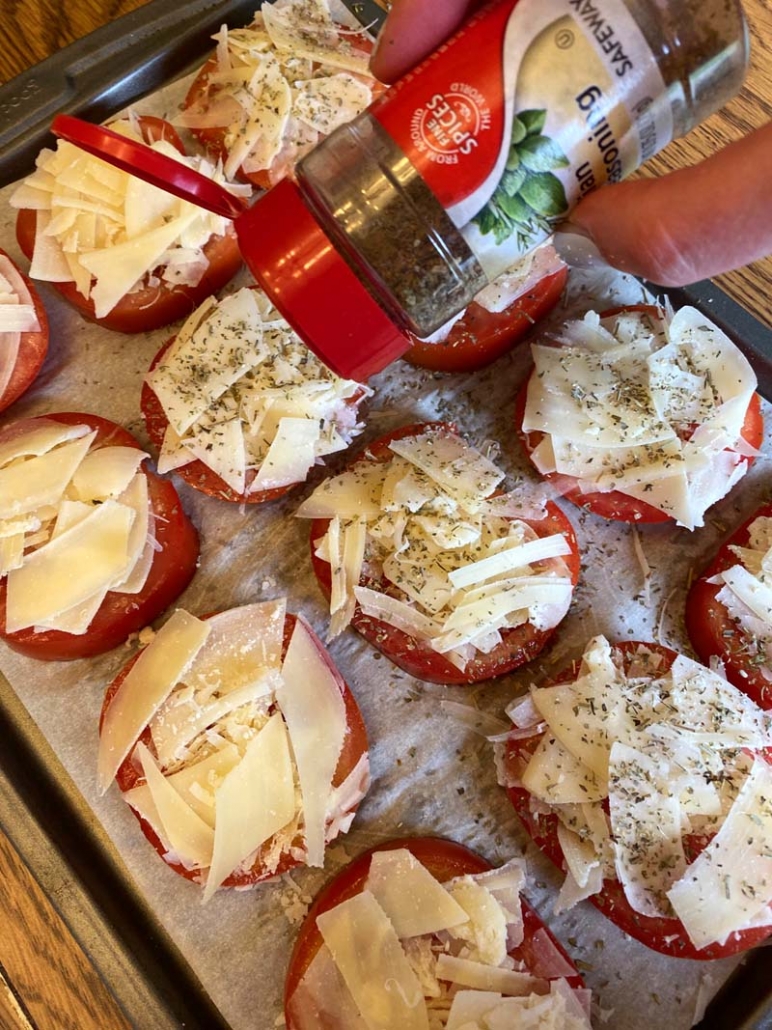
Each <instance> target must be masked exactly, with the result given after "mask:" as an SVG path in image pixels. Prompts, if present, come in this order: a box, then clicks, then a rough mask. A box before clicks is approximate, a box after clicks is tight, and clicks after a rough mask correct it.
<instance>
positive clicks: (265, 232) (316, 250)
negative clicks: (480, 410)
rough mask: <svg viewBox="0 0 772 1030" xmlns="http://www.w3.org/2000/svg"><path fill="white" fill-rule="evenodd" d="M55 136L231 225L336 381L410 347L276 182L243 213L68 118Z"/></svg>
mask: <svg viewBox="0 0 772 1030" xmlns="http://www.w3.org/2000/svg"><path fill="white" fill-rule="evenodd" d="M52 128H53V131H54V133H55V134H56V135H57V136H61V137H62V138H63V139H65V140H68V141H69V142H70V143H73V144H75V146H78V147H80V148H81V149H82V150H85V151H87V152H88V153H90V154H93V155H94V156H96V157H100V158H102V159H103V160H105V161H107V162H109V163H110V164H112V165H115V166H116V167H118V168H121V169H123V170H124V171H126V172H128V173H129V174H131V175H136V176H138V177H139V178H141V179H144V180H145V181H146V182H149V183H151V184H152V185H154V186H158V187H159V188H160V189H163V190H166V191H167V192H168V193H173V194H174V195H175V196H177V197H181V198H182V199H183V200H188V201H190V202H191V203H194V204H198V205H199V206H200V207H203V208H205V209H206V210H207V211H212V212H214V213H215V214H218V215H222V216H223V217H225V218H231V219H232V220H233V223H234V227H235V229H236V233H237V235H238V238H239V246H240V248H241V253H242V256H243V257H244V260H245V261H246V262H247V264H248V265H249V268H250V270H251V272H252V274H253V275H254V276H255V278H256V279H257V281H258V282H259V283H260V285H261V286H262V287H263V289H264V290H265V292H266V293H267V294H268V296H269V297H270V298H271V300H272V301H273V303H274V304H275V305H276V307H277V308H278V310H279V311H280V312H281V314H282V315H283V316H284V318H285V319H286V320H287V321H288V322H289V324H290V325H291V326H292V328H293V329H294V330H295V332H296V333H297V334H298V336H300V338H301V339H302V340H303V342H304V343H305V344H306V345H307V346H308V347H309V348H310V349H311V350H312V351H313V352H314V353H315V354H316V355H317V356H318V357H319V358H321V360H322V361H323V362H324V363H325V364H326V365H327V366H328V367H329V368H331V369H332V371H333V372H335V373H337V374H338V375H341V376H344V377H346V378H348V379H356V380H359V381H362V380H365V379H367V378H369V377H370V376H371V375H374V374H375V373H376V372H380V371H381V369H383V368H385V367H386V366H387V365H389V364H390V363H391V362H392V361H394V360H395V359H396V358H398V357H400V356H401V355H402V354H404V353H405V351H406V350H407V349H408V347H409V346H410V339H409V338H408V337H407V336H406V335H405V334H404V333H402V332H400V330H399V329H398V328H397V326H396V325H395V324H394V322H393V321H392V320H391V318H389V316H388V315H387V314H386V312H385V311H384V310H383V308H382V307H381V306H380V305H379V304H378V303H377V302H376V301H375V300H374V298H373V297H372V296H371V295H370V293H369V292H368V290H367V289H366V288H365V287H364V286H363V285H362V283H361V282H360V281H359V279H358V278H357V276H356V275H355V274H354V272H353V271H352V270H351V268H350V267H349V265H348V264H347V263H346V261H345V260H344V259H343V258H342V257H341V256H340V254H339V253H338V251H337V250H336V249H335V247H334V246H333V244H332V242H331V241H330V239H329V238H328V236H327V235H326V234H325V233H324V231H323V230H322V228H321V226H320V225H319V223H318V222H317V221H316V219H315V218H314V217H313V215H312V214H311V212H310V211H309V209H308V208H307V207H306V204H305V203H304V201H303V198H302V195H301V193H300V190H299V189H298V187H297V186H296V185H295V184H294V183H293V182H290V180H288V179H284V180H283V181H282V182H280V183H279V184H278V185H276V186H274V187H273V189H271V190H269V191H268V193H266V194H265V195H264V196H262V197H260V198H259V199H258V200H257V202H256V203H255V204H253V205H252V207H251V208H248V209H245V207H244V204H243V201H242V200H240V199H239V198H238V197H234V196H233V195H232V194H230V193H228V191H227V190H226V189H224V188H223V187H222V186H221V185H220V184H219V183H216V182H213V181H212V180H211V179H207V178H206V176H204V175H201V174H199V173H198V172H196V171H194V170H193V169H192V168H188V167H187V166H186V165H183V164H181V163H180V162H179V161H175V160H174V159H173V158H171V157H167V156H166V155H165V154H159V153H158V152H157V151H154V150H151V149H150V147H147V146H145V145H144V144H138V143H135V142H133V141H132V140H129V139H127V138H126V137H125V136H121V135H120V134H118V133H116V132H113V131H112V130H110V129H106V128H104V127H103V126H101V125H92V124H91V123H89V122H84V121H81V120H80V119H78V118H73V117H71V116H70V115H58V116H57V117H56V118H55V119H54V122H53V126H52Z"/></svg>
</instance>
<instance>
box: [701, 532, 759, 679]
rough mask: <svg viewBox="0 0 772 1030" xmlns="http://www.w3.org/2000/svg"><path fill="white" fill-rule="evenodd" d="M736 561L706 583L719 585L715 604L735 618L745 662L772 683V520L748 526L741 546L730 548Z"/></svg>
mask: <svg viewBox="0 0 772 1030" xmlns="http://www.w3.org/2000/svg"><path fill="white" fill-rule="evenodd" d="M730 549H731V551H732V552H733V553H734V554H735V556H736V557H737V559H738V561H737V564H736V565H732V566H730V567H729V568H728V569H725V570H724V571H723V572H719V573H718V574H717V575H716V576H714V577H713V578H712V579H711V580H710V582H712V583H716V584H721V589H720V590H719V591H718V593H717V594H716V601H717V602H718V603H719V604H722V605H724V607H725V608H726V610H727V612H728V613H729V615H730V616H731V618H733V619H735V620H736V622H737V624H738V627H739V629H740V630H741V632H742V633H743V635H744V637H745V638H746V639H745V643H744V649H745V655H746V656H747V659H748V660H749V661H750V662H751V663H752V664H753V665H754V666H755V667H756V668H757V669H758V671H759V672H760V673H761V674H762V676H764V677H765V678H766V679H768V680H769V681H770V682H771V683H772V519H770V518H767V517H764V516H762V517H759V518H757V519H755V520H754V521H753V523H752V524H751V525H750V526H749V539H748V543H747V545H746V546H745V547H738V546H737V545H735V544H733V545H731V547H730Z"/></svg>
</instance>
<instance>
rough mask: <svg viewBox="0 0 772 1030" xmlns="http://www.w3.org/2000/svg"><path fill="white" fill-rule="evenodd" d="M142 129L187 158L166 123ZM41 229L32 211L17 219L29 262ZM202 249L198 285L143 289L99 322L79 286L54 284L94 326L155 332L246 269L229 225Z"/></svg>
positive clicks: (148, 122) (145, 121)
mask: <svg viewBox="0 0 772 1030" xmlns="http://www.w3.org/2000/svg"><path fill="white" fill-rule="evenodd" d="M140 127H141V128H142V132H143V136H144V138H145V141H146V142H148V143H153V142H154V141H155V140H158V139H161V138H164V139H166V140H168V142H170V143H171V144H172V145H173V146H174V147H175V148H176V149H177V150H179V151H180V153H182V154H184V153H185V149H184V147H183V145H182V142H181V141H180V138H179V135H178V134H177V131H176V130H175V129H174V127H173V126H171V125H170V124H169V123H168V122H165V121H163V119H161V118H151V117H144V116H143V117H142V118H140ZM36 226H37V213H36V212H35V211H32V210H30V209H29V208H21V209H20V210H19V212H18V215H17V217H16V239H17V240H18V243H19V246H20V247H21V249H22V251H23V253H24V255H25V256H26V257H27V258H29V259H30V260H32V254H33V251H34V249H35V231H36ZM203 249H204V254H205V255H206V257H207V259H208V261H209V264H208V265H207V268H206V271H205V272H204V274H203V276H202V277H201V281H200V282H199V283H198V285H196V286H184V285H170V284H168V283H164V282H162V281H159V282H158V284H157V285H150V284H147V283H143V284H138V285H137V287H136V289H134V290H132V291H131V292H130V293H127V294H126V295H125V296H124V297H123V298H122V299H121V300H120V301H119V302H118V303H117V304H116V305H115V307H114V308H113V309H112V311H110V312H108V314H106V315H105V316H104V317H102V318H97V317H96V314H95V312H94V302H93V301H92V300H91V299H86V298H85V297H84V296H83V294H82V293H80V291H79V290H78V289H77V287H76V286H75V283H74V282H61V283H50V285H51V286H52V287H53V288H54V289H55V290H57V291H58V292H59V293H60V294H61V295H62V297H64V299H65V300H66V301H68V302H69V303H70V304H72V306H73V307H74V308H76V309H77V310H78V311H80V313H81V314H82V315H83V316H84V317H85V318H87V319H88V320H89V321H91V322H96V323H97V324H98V325H102V326H104V327H105V328H106V329H113V330H115V331H116V332H119V333H143V332H150V331H151V330H153V329H161V328H162V327H163V326H165V325H170V324H171V323H172V322H176V321H178V320H179V319H181V318H185V317H187V316H188V315H189V314H191V312H193V311H195V310H196V308H197V307H198V305H199V304H200V303H201V302H202V301H203V300H205V299H206V298H207V297H209V296H211V294H213V293H216V292H217V291H218V290H221V289H222V288H223V286H225V285H226V284H227V283H228V282H230V280H231V279H232V278H233V276H234V275H235V274H236V272H238V270H239V268H241V264H242V257H241V251H240V249H239V244H238V240H237V239H236V233H235V230H233V229H232V228H231V226H228V231H227V232H226V233H225V235H224V236H212V237H210V239H209V240H208V242H207V243H206V244H205V245H204V248H203Z"/></svg>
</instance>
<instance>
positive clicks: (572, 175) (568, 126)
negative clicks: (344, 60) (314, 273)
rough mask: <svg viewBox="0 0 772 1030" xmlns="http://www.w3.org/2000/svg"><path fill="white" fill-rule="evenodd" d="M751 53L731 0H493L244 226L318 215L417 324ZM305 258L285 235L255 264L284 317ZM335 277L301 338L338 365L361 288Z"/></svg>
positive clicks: (672, 126) (441, 317) (687, 124)
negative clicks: (289, 248)
mask: <svg viewBox="0 0 772 1030" xmlns="http://www.w3.org/2000/svg"><path fill="white" fill-rule="evenodd" d="M747 59H748V44H747V30H746V26H745V22H744V18H743V14H742V10H741V8H740V7H739V5H738V4H737V3H735V2H734V0H728V2H727V0H519V2H518V0H498V2H496V3H492V4H489V5H488V6H487V7H486V8H485V9H483V10H482V11H481V12H480V13H479V14H478V15H477V16H476V17H474V18H473V19H472V20H471V21H470V22H469V23H467V25H466V26H464V27H463V28H462V29H461V31H460V32H459V33H458V34H457V35H456V36H455V37H454V38H453V39H451V40H450V42H448V43H447V44H446V45H444V46H442V47H441V48H440V49H439V50H438V51H437V52H436V53H435V54H433V55H432V56H431V57H429V58H428V59H427V60H426V61H424V62H423V64H421V65H420V66H419V67H418V68H416V69H415V70H414V71H413V72H411V73H409V74H408V75H406V76H405V77H404V78H403V79H402V80H401V81H399V82H398V83H397V84H396V85H395V86H393V87H392V88H391V89H390V90H388V91H387V92H386V93H385V94H384V95H383V96H382V97H381V98H380V99H379V100H377V101H376V102H375V103H374V104H373V105H372V106H371V107H370V108H369V109H368V111H367V112H365V113H364V114H362V115H360V116H359V117H358V118H356V119H354V121H352V122H351V123H349V124H348V125H345V126H343V127H341V128H340V129H338V130H336V131H335V132H334V133H332V134H331V135H330V136H329V137H328V138H327V139H326V140H324V141H322V142H321V143H320V144H319V145H318V146H317V147H315V148H314V150H313V151H311V153H310V154H308V155H307V156H306V157H305V158H303V159H302V160H301V161H300V162H299V164H298V167H297V170H296V177H297V181H296V182H290V181H285V182H283V183H280V184H279V185H278V186H277V187H275V188H274V189H273V190H272V191H271V193H270V194H269V195H268V196H267V197H265V198H264V199H263V200H262V201H260V202H259V203H258V205H257V207H256V209H255V214H256V215H257V216H258V217H257V219H256V222H255V224H254V229H255V231H256V232H258V233H262V232H263V231H264V230H265V229H266V228H267V224H268V223H269V222H271V223H273V224H275V225H276V226H280V225H281V223H282V222H284V224H286V221H287V219H293V218H294V217H296V215H297V217H299V218H301V219H302V218H303V217H304V214H305V212H308V213H310V215H311V217H312V218H313V219H314V220H315V221H316V222H317V224H318V230H317V231H318V232H319V233H324V234H325V235H326V236H328V237H329V238H330V240H331V241H332V242H333V244H334V247H335V248H336V250H337V251H338V252H339V254H340V255H341V256H342V257H343V258H344V260H345V261H346V262H347V263H348V265H349V266H350V268H351V269H352V270H353V271H354V273H355V275H356V276H357V278H358V280H359V282H360V283H361V284H362V286H363V287H364V288H365V289H366V290H367V291H368V292H369V294H370V295H371V296H372V297H374V298H375V299H376V300H377V302H378V303H379V305H380V306H381V307H382V308H383V309H384V310H385V311H386V312H387V313H388V315H389V316H390V318H391V319H392V320H393V321H394V323H395V324H396V325H398V326H399V327H401V328H404V329H409V330H411V331H412V332H413V333H415V334H416V335H417V336H419V337H426V336H428V335H430V334H431V333H433V332H434V331H435V330H436V329H438V328H439V327H440V326H441V325H443V324H444V323H445V322H446V321H448V319H450V318H451V317H452V316H453V315H455V314H457V313H458V312H459V311H461V310H462V309H463V308H464V307H465V306H466V305H467V304H468V303H469V302H470V301H471V300H472V298H473V297H474V295H475V294H476V293H477V292H478V291H479V290H480V289H481V288H482V287H483V286H485V285H486V284H487V283H488V282H490V281H492V280H493V279H494V278H496V276H497V275H500V274H501V273H502V272H504V271H505V270H506V269H507V268H508V267H510V266H511V265H512V264H513V263H515V262H516V261H517V260H518V259H519V258H520V257H521V256H523V255H524V254H525V253H527V252H528V251H529V250H531V249H532V248H533V247H535V246H536V245H537V244H539V243H541V242H542V241H543V240H544V239H546V238H547V236H548V235H549V234H550V233H551V231H552V227H553V225H554V224H555V223H556V222H558V221H560V220H561V219H562V218H563V217H564V216H565V215H566V214H567V213H568V211H569V210H570V208H571V207H572V206H573V205H574V204H575V203H576V202H577V200H579V199H580V197H581V196H583V195H584V194H585V193H586V192H588V191H589V190H591V189H593V188H594V187H596V186H599V185H600V184H602V183H604V182H607V181H608V182H615V181H618V180H619V179H622V178H624V177H625V176H626V175H628V174H629V173H631V172H632V171H634V170H635V169H636V168H637V167H638V166H639V165H640V164H642V163H643V162H644V161H645V160H647V159H648V158H649V157H651V156H652V155H653V154H655V153H656V152H657V151H658V150H660V149H661V148H662V147H663V146H665V145H666V144H667V143H669V142H670V140H671V139H673V138H674V137H676V136H681V135H683V134H684V133H686V132H688V131H689V129H691V128H692V127H693V126H694V125H696V124H697V123H698V122H699V121H701V120H702V119H703V118H705V117H707V115H709V114H710V113H712V112H713V111H714V110H716V109H717V108H718V107H720V106H721V105H722V104H723V103H724V102H725V101H726V100H728V99H729V98H730V97H731V96H732V95H733V93H734V92H736V90H737V89H738V88H739V86H740V84H741V82H742V78H743V76H744V73H745V69H746V65H747ZM310 236H311V238H309V240H308V244H309V253H312V252H313V249H314V242H313V239H312V237H313V232H311V233H310ZM298 262H299V264H298V266H297V267H298V274H297V277H296V278H294V279H292V278H288V276H287V265H286V248H285V245H284V244H283V242H282V238H281V237H279V238H278V239H277V240H276V246H275V249H273V250H271V249H270V248H269V247H266V248H261V250H260V253H259V254H258V255H257V258H256V263H255V264H252V268H253V271H254V272H255V274H256V275H257V277H258V279H259V280H260V281H261V282H262V283H263V284H264V285H265V286H266V287H267V289H268V292H269V293H271V294H272V295H275V296H276V297H281V301H282V302H281V303H280V304H279V307H280V308H283V310H284V313H285V315H286V316H287V317H288V318H289V320H290V321H291V322H292V321H293V317H292V314H293V312H295V311H299V310H300V309H302V307H303V306H304V304H305V294H304V289H305V285H304V276H303V275H302V274H301V273H300V267H302V262H303V255H302V254H299V255H298ZM308 274H311V273H310V270H309V273H308ZM333 279H334V276H333V277H331V283H332V280H333ZM295 288H296V289H295ZM335 292H336V296H335V298H334V300H331V306H334V308H335V311H334V312H333V314H332V316H331V317H329V321H327V322H326V324H325V325H324V326H319V327H318V329H317V331H316V333H315V338H314V339H313V340H310V339H309V343H310V344H311V346H312V347H313V348H314V349H315V350H316V351H317V353H319V355H320V356H321V357H322V358H323V359H324V360H329V359H333V360H335V361H336V362H337V363H339V364H340V365H341V366H343V367H345V366H346V364H347V357H346V354H345V353H344V351H343V348H341V346H340V344H339V340H338V338H337V335H336V334H337V333H338V332H339V331H340V327H341V325H343V324H345V323H347V322H349V321H351V320H355V319H356V317H357V311H358V303H357V299H356V297H357V293H358V291H354V292H353V293H352V294H350V295H348V296H346V295H343V294H341V293H339V292H338V291H337V290H336V291H335ZM326 317H327V316H326ZM367 346H368V341H367V339H366V338H362V339H361V341H358V342H357V343H356V349H357V350H360V349H362V348H364V349H366V348H367ZM405 346H406V344H405Z"/></svg>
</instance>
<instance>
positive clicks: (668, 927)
mask: <svg viewBox="0 0 772 1030" xmlns="http://www.w3.org/2000/svg"><path fill="white" fill-rule="evenodd" d="M640 646H641V645H640V642H639V641H634V640H625V641H622V642H621V643H618V644H615V645H614V649H615V650H616V651H618V652H621V654H622V656H623V660H624V665H625V667H628V665H629V662H630V660H631V658H632V657H633V656H634V654H635V651H636V650H637V649H638V647H640ZM645 647H646V648H648V649H649V650H650V651H653V652H656V653H657V654H660V655H662V657H663V658H664V659H665V661H666V663H667V664H666V665H665V666H664V667H663V670H664V671H666V670H667V669H669V668H670V666H671V665H672V664H673V662H674V661H675V659H676V657H677V655H676V652H675V651H672V650H671V649H670V648H669V647H663V646H661V645H660V644H652V643H648V642H647V643H646V644H645ZM579 666H580V663H579V662H574V663H573V664H572V665H571V666H569V668H568V669H566V670H565V672H563V673H561V674H560V675H559V676H557V677H556V678H555V679H554V681H553V683H554V684H558V683H570V682H571V681H572V680H574V679H575V678H576V676H577V675H578V672H579ZM540 738H541V734H536V735H534V736H532V737H525V738H520V739H516V738H514V737H512V738H510V740H509V741H508V743H507V752H506V761H507V762H508V763H512V765H513V766H514V767H517V766H519V765H520V764H521V763H522V762H523V761H528V759H529V758H530V756H531V754H532V753H533V751H534V749H535V747H536V745H537V744H538V742H539V740H540ZM507 794H508V795H509V799H510V801H511V802H512V804H513V805H514V808H515V811H516V812H517V814H518V816H519V818H520V821H521V822H522V823H523V825H524V827H525V829H526V830H527V831H528V834H529V836H530V837H531V839H532V840H533V842H534V843H535V844H536V845H537V846H538V847H539V848H540V849H541V850H542V851H543V852H544V854H545V855H546V856H547V857H548V858H549V859H550V860H551V861H552V862H553V863H554V864H555V865H556V866H557V867H558V868H559V869H564V868H565V866H564V862H563V850H562V848H561V846H560V842H559V840H558V832H557V828H558V818H557V816H556V815H553V814H545V813H543V812H534V811H533V808H532V804H531V801H532V796H531V793H530V791H528V790H527V789H525V788H524V787H507ZM708 840H709V838H707V837H689V838H685V839H684V850H685V852H686V857H687V860H688V861H690V862H691V861H694V859H695V858H696V857H697V855H698V854H699V853H700V851H702V850H703V848H704V847H705V846H706V845H707V844H708ZM588 900H589V901H591V902H592V903H593V905H595V907H596V908H598V909H600V911H601V912H602V913H603V914H604V915H605V916H607V917H608V918H609V919H610V920H611V922H612V923H615V924H616V925H617V926H618V927H619V928H620V929H621V930H623V931H624V932H625V933H627V934H629V935H630V936H631V937H634V938H635V939H636V940H638V941H640V942H641V943H642V944H645V945H646V946H647V947H648V948H651V949H652V950H653V951H658V952H660V953H661V954H663V955H674V956H676V957H678V958H692V959H714V958H724V957H725V956H727V955H736V954H738V953H739V952H742V951H747V950H748V948H752V947H754V946H755V945H757V944H760V943H761V941H763V940H766V938H767V937H769V936H770V934H772V927H769V926H766V927H757V928H754V929H750V930H742V931H741V932H739V933H734V934H731V935H730V937H729V939H728V940H727V941H726V943H724V944H710V945H708V946H707V947H706V948H700V949H697V948H695V947H694V945H693V944H692V942H691V941H690V940H689V937H688V935H687V933H686V931H685V930H684V927H683V924H682V923H681V920H680V919H676V918H675V917H673V918H664V917H663V918H653V917H651V916H644V915H641V913H640V912H636V911H635V909H633V908H631V906H630V904H629V902H628V900H627V898H626V896H625V892H624V888H623V887H622V884H621V883H620V882H619V881H618V880H617V879H616V878H615V879H613V880H605V881H604V883H603V889H602V891H601V892H600V893H599V894H593V895H591V896H590V897H589V898H588Z"/></svg>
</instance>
